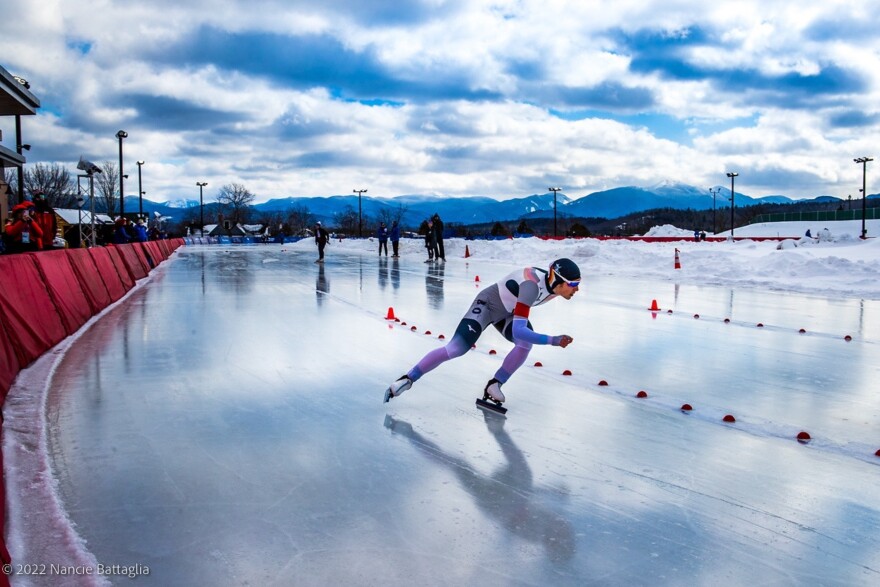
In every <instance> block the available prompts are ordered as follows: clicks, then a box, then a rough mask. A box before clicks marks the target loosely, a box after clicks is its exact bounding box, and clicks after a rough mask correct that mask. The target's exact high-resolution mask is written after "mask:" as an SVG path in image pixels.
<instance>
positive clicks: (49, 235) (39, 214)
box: [31, 190, 58, 251]
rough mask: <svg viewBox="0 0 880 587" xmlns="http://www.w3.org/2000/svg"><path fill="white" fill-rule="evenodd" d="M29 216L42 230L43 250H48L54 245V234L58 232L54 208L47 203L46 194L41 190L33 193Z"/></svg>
mask: <svg viewBox="0 0 880 587" xmlns="http://www.w3.org/2000/svg"><path fill="white" fill-rule="evenodd" d="M31 216H32V218H33V219H34V222H35V223H36V224H39V225H40V228H41V229H42V231H43V237H42V240H43V242H42V246H41V247H40V248H41V249H43V250H46V251H48V250H50V249H51V248H52V247H53V246H54V245H55V236H56V235H57V234H58V220H57V219H56V218H55V210H53V209H52V207H51V206H50V205H49V201H48V200H47V199H46V194H45V193H43V192H42V191H39V190H38V191H36V192H35V193H34V210H32V211H31Z"/></svg>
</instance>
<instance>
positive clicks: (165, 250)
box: [153, 240, 173, 259]
mask: <svg viewBox="0 0 880 587" xmlns="http://www.w3.org/2000/svg"><path fill="white" fill-rule="evenodd" d="M153 242H154V243H156V246H158V247H159V248H160V249H162V253H164V254H165V258H166V259H167V258H168V257H170V256H171V253H172V252H173V249H171V247H169V246H168V241H167V240H157V241H153Z"/></svg>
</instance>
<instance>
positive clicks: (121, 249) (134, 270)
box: [110, 245, 150, 281]
mask: <svg viewBox="0 0 880 587" xmlns="http://www.w3.org/2000/svg"><path fill="white" fill-rule="evenodd" d="M113 251H115V252H116V253H118V254H119V257H120V258H121V259H122V265H123V266H124V267H125V269H126V270H127V271H128V274H129V275H131V278H132V279H133V280H134V281H138V280H140V279H143V278H144V277H146V276H147V273H149V272H150V268H149V266H148V265H147V261H146V259H144V261H143V263H141V259H140V257H138V254H137V252H136V249H135V248H134V245H117V246H115V247H113ZM110 255H111V256H112V255H113V253H112V252H111V253H110ZM116 268H117V269H120V271H121V268H120V266H119V265H117V266H116Z"/></svg>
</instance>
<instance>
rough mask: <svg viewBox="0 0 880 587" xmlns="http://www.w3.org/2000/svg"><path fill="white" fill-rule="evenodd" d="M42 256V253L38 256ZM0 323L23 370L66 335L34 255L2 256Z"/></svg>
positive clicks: (0, 269)
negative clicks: (2, 285)
mask: <svg viewBox="0 0 880 587" xmlns="http://www.w3.org/2000/svg"><path fill="white" fill-rule="evenodd" d="M36 254H41V253H36ZM0 276H2V277H0V279H2V282H3V284H4V287H0V321H2V322H3V328H4V329H5V330H6V334H7V336H8V337H9V339H10V340H11V341H12V348H13V349H14V350H15V354H16V356H17V357H18V363H19V365H21V367H22V368H24V367H27V366H28V365H30V364H31V362H33V360H34V359H36V358H37V357H39V356H40V355H42V354H43V353H44V352H46V350H48V349H50V348H52V347H53V346H55V345H56V344H58V342H60V341H61V339H63V338H64V337H65V336H67V332H65V330H64V324H62V322H61V317H60V316H59V315H58V312H57V311H56V310H55V304H53V303H52V298H50V297H49V292H48V291H47V290H46V286H45V284H44V283H43V278H42V277H41V276H40V272H39V271H38V270H37V264H36V262H35V261H34V254H22V255H4V256H2V257H0Z"/></svg>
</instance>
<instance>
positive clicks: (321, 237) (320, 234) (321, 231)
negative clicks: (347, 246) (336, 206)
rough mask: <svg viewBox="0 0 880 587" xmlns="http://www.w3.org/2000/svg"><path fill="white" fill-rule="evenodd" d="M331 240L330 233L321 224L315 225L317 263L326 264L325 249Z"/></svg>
mask: <svg viewBox="0 0 880 587" xmlns="http://www.w3.org/2000/svg"><path fill="white" fill-rule="evenodd" d="M328 240H330V233H328V232H327V229H325V228H324V227H323V226H321V223H320V222H316V223H315V244H317V245H318V258H317V259H316V260H315V263H323V262H324V247H326V246H327V241H328Z"/></svg>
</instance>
